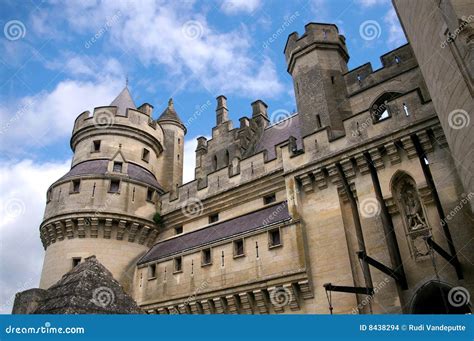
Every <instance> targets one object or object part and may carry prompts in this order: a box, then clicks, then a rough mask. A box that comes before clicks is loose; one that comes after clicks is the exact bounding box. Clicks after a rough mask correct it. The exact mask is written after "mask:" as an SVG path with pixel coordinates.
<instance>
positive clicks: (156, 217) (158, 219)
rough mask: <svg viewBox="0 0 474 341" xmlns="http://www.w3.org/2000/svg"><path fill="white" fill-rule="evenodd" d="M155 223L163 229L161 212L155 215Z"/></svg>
mask: <svg viewBox="0 0 474 341" xmlns="http://www.w3.org/2000/svg"><path fill="white" fill-rule="evenodd" d="M153 221H154V222H155V224H156V225H157V226H158V227H163V217H162V216H161V214H160V213H159V212H156V213H155V215H154V216H153Z"/></svg>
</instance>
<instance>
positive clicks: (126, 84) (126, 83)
mask: <svg viewBox="0 0 474 341" xmlns="http://www.w3.org/2000/svg"><path fill="white" fill-rule="evenodd" d="M125 87H128V74H127V76H126V77H125Z"/></svg>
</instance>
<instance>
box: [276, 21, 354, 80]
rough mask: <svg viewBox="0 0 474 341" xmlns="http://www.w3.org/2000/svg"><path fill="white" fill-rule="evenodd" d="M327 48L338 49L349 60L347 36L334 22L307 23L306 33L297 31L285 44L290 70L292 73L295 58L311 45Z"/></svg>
mask: <svg viewBox="0 0 474 341" xmlns="http://www.w3.org/2000/svg"><path fill="white" fill-rule="evenodd" d="M318 46H319V47H322V48H325V49H328V48H329V49H331V48H332V49H337V50H338V51H339V53H340V54H341V55H342V57H343V59H344V60H345V61H346V62H347V61H348V60H349V54H348V52H347V47H346V38H345V37H344V36H343V35H340V34H339V30H338V28H337V26H336V25H334V24H321V23H309V24H307V25H305V33H304V34H303V35H302V36H301V37H300V36H299V35H298V33H297V32H293V33H291V34H290V35H289V36H288V40H287V41H286V45H285V50H284V53H285V58H286V62H287V65H288V71H289V72H290V73H291V71H290V70H291V69H292V65H293V64H294V59H295V58H296V57H297V56H298V55H299V54H301V53H303V52H306V51H303V50H305V49H307V48H309V47H312V48H317V47H318Z"/></svg>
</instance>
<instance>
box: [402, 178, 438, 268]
mask: <svg viewBox="0 0 474 341" xmlns="http://www.w3.org/2000/svg"><path fill="white" fill-rule="evenodd" d="M396 188H397V190H396V191H395V192H396V197H397V201H398V206H399V208H400V213H401V214H402V218H403V219H404V220H405V224H406V230H407V238H408V241H409V244H410V247H411V250H412V252H413V255H414V257H415V259H416V258H418V257H422V256H426V255H428V254H429V248H428V247H427V245H426V242H425V240H424V237H425V236H428V235H429V234H430V227H429V226H428V224H427V221H426V218H425V214H424V212H423V207H422V204H421V201H420V197H419V195H418V191H417V189H416V187H415V182H414V181H413V179H411V178H410V177H409V176H407V175H404V176H403V177H402V178H401V179H399V181H398V182H397V183H396Z"/></svg>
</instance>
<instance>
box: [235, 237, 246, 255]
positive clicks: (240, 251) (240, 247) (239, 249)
mask: <svg viewBox="0 0 474 341" xmlns="http://www.w3.org/2000/svg"><path fill="white" fill-rule="evenodd" d="M243 255H244V240H243V239H238V240H234V257H240V256H243Z"/></svg>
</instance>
